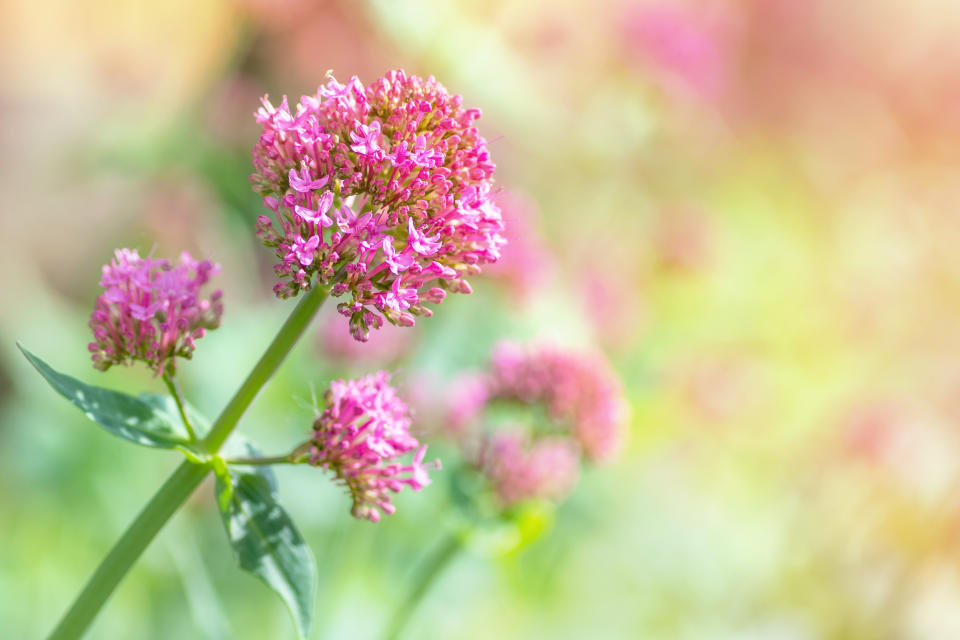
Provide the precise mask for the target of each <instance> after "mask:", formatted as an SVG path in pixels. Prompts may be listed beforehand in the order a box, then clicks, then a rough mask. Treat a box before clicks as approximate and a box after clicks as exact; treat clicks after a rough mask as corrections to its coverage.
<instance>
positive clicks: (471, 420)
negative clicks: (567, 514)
mask: <svg viewBox="0 0 960 640" xmlns="http://www.w3.org/2000/svg"><path fill="white" fill-rule="evenodd" d="M451 397H452V398H453V402H452V403H451V406H450V408H449V413H448V417H449V421H448V422H449V426H450V430H451V433H452V434H453V435H454V437H455V438H456V439H457V441H458V442H459V443H460V444H461V446H462V448H463V449H464V452H465V455H466V457H467V458H468V459H469V460H470V461H471V463H472V464H473V466H475V467H476V468H477V469H479V470H480V471H481V472H483V473H484V475H486V476H487V478H488V479H489V480H490V483H491V485H492V487H493V489H494V490H495V492H496V493H497V495H498V497H499V499H500V501H501V502H502V503H503V504H505V505H510V504H513V503H516V502H518V501H521V500H526V499H532V498H540V499H550V500H559V499H561V498H562V497H563V496H565V495H566V493H567V492H569V490H570V489H572V488H573V486H574V485H575V484H576V480H577V477H578V470H579V462H580V460H581V458H584V459H586V460H588V461H590V462H599V461H602V460H606V459H608V458H610V457H611V456H612V455H613V453H614V452H615V451H616V449H617V447H618V446H619V442H620V437H621V428H622V424H623V422H624V418H625V410H626V404H625V402H624V399H623V393H622V389H621V387H620V384H619V382H618V380H617V377H616V376H615V374H614V373H613V371H612V370H611V369H610V367H609V365H608V364H607V363H606V361H604V360H603V359H601V358H600V357H599V356H596V355H583V354H578V353H570V352H566V351H562V350H559V349H553V348H540V349H535V350H525V349H522V348H520V347H518V346H516V345H512V344H504V345H501V346H499V347H498V348H497V349H496V350H495V351H494V354H493V358H492V362H491V367H490V370H489V371H488V372H486V373H485V374H483V375H480V376H477V375H472V376H469V377H465V378H463V379H462V380H461V382H460V384H459V385H458V387H457V389H456V390H454V392H453V393H452V395H451ZM502 402H510V403H514V404H517V405H519V406H520V407H535V406H540V407H543V408H544V409H545V413H546V421H547V422H548V424H537V425H535V428H534V429H532V430H528V432H524V431H523V430H519V429H515V428H511V429H498V430H490V429H487V428H486V425H484V424H483V417H484V416H485V414H486V413H487V411H488V409H489V407H491V405H494V404H497V403H502Z"/></svg>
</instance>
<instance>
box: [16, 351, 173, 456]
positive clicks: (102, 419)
mask: <svg viewBox="0 0 960 640" xmlns="http://www.w3.org/2000/svg"><path fill="white" fill-rule="evenodd" d="M17 346H18V347H20V351H22V352H23V355H24V356H25V357H26V358H27V360H29V361H30V364H32V365H33V366H34V368H35V369H36V370H37V371H39V372H40V375H42V376H43V377H44V379H45V380H46V381H47V382H48V383H49V384H50V386H51V387H53V389H54V391H56V392H57V393H59V394H60V395H62V396H63V397H64V398H66V399H67V400H69V401H70V402H72V403H73V404H74V405H76V406H77V407H79V408H80V410H81V411H83V412H84V413H85V414H86V415H87V417H88V418H90V419H91V420H93V421H94V422H96V423H97V424H99V425H100V426H102V427H103V428H104V429H106V430H107V431H109V432H110V433H112V434H113V435H115V436H118V437H120V438H123V439H124V440H129V441H130V442H135V443H136V444H140V445H144V446H147V447H159V448H162V449H170V448H173V447H175V446H177V445H182V444H185V443H186V442H187V440H188V436H187V432H186V430H185V429H184V428H183V425H182V423H181V421H180V418H179V417H177V418H176V420H172V419H171V417H170V415H169V414H168V413H167V412H166V411H162V410H159V409H158V408H157V407H156V406H152V405H151V404H148V403H146V402H144V401H143V400H141V399H139V398H135V397H134V396H131V395H127V394H125V393H120V392H118V391H111V390H110V389H104V388H102V387H94V386H92V385H89V384H85V383H83V382H80V381H79V380H77V379H76V378H73V377H70V376H68V375H66V374H64V373H60V372H59V371H56V370H55V369H54V368H53V367H51V366H50V365H48V364H47V363H46V362H44V361H43V360H41V359H40V358H38V357H37V356H35V355H33V354H32V353H30V352H29V351H27V350H26V349H25V348H23V347H22V346H20V345H17ZM174 411H176V409H174Z"/></svg>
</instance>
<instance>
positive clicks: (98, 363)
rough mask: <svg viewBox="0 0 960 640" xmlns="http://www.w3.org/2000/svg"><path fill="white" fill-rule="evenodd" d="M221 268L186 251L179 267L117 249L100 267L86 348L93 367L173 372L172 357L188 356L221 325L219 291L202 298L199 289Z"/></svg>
mask: <svg viewBox="0 0 960 640" xmlns="http://www.w3.org/2000/svg"><path fill="white" fill-rule="evenodd" d="M219 270H220V267H219V265H215V264H212V263H211V262H210V261H209V260H204V261H202V262H197V261H196V260H194V259H193V258H191V257H190V254H188V253H186V252H184V253H183V254H181V256H180V264H179V265H173V264H171V262H170V261H169V260H163V259H156V258H151V257H147V258H141V257H140V255H139V254H138V253H137V252H136V251H135V250H131V249H117V250H116V252H115V257H114V258H113V259H111V260H110V263H109V264H107V265H104V267H103V276H102V277H101V278H100V286H101V287H103V288H104V292H103V293H102V294H101V295H100V297H98V298H97V302H96V306H95V308H94V311H93V314H92V315H91V316H90V328H91V329H93V337H94V340H95V341H94V342H91V343H90V344H89V345H88V349H89V350H90V353H91V354H93V355H92V358H93V366H94V367H96V368H97V369H100V370H101V371H106V370H107V369H109V368H110V367H111V366H113V365H115V364H131V363H132V362H134V361H135V360H140V361H142V362H145V363H147V364H148V365H149V366H150V367H152V368H153V370H154V373H155V374H156V375H160V374H162V373H164V372H170V373H172V372H173V371H174V369H175V358H177V357H181V358H190V357H192V355H193V351H194V348H195V347H196V345H195V341H196V340H197V339H199V338H202V337H203V336H204V335H205V334H206V331H207V330H208V329H216V328H217V327H219V326H220V316H221V315H222V314H223V302H222V292H221V291H219V290H217V291H214V292H213V294H211V295H210V297H209V298H208V299H202V298H200V296H199V294H200V288H201V287H202V286H203V285H205V284H206V283H207V281H208V280H210V277H211V276H213V275H214V274H216V273H218V272H219Z"/></svg>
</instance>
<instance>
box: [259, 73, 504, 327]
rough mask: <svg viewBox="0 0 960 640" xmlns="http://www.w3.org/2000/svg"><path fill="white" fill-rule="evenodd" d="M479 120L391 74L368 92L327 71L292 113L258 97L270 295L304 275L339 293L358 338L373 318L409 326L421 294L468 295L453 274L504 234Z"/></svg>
mask: <svg viewBox="0 0 960 640" xmlns="http://www.w3.org/2000/svg"><path fill="white" fill-rule="evenodd" d="M479 117H480V111H479V110H478V109H464V108H463V107H462V100H461V98H460V96H451V95H450V94H449V93H448V92H447V90H446V89H445V88H444V87H443V86H442V85H440V84H439V83H438V82H437V81H436V80H434V79H433V78H432V77H430V78H427V79H422V78H419V77H417V76H407V75H406V74H405V73H404V72H403V71H391V72H389V73H388V74H386V75H385V76H383V77H382V78H380V79H378V80H377V81H376V82H374V83H373V84H371V85H370V86H368V87H364V86H363V85H362V84H361V83H360V81H359V80H357V78H356V77H352V78H351V79H350V80H349V81H348V82H347V84H345V85H343V84H340V83H339V82H337V81H336V80H334V79H332V78H331V79H330V81H329V82H328V83H327V84H326V85H325V86H322V87H320V88H319V89H318V91H317V93H316V95H310V96H303V97H302V98H301V100H300V103H299V104H298V105H297V106H296V108H295V109H294V110H292V111H291V109H290V107H289V105H288V104H287V99H286V97H284V99H283V101H282V102H281V103H280V106H279V107H274V106H273V105H271V104H270V102H268V101H267V99H266V98H264V100H263V108H262V109H260V110H259V111H258V112H257V114H256V118H257V122H259V123H260V124H261V125H262V126H263V134H262V135H261V136H260V140H259V142H258V143H257V146H256V147H255V148H254V150H253V163H254V167H255V169H256V172H255V173H254V174H253V175H252V176H251V177H250V180H251V182H252V183H253V185H254V190H255V191H257V192H258V193H259V194H261V195H262V196H263V201H264V204H265V205H266V206H267V207H268V208H269V209H271V210H272V211H273V213H274V216H273V217H271V216H266V215H261V216H260V217H259V219H258V222H257V235H258V237H259V238H260V239H261V241H262V242H263V243H264V244H265V245H266V246H267V247H270V248H273V249H274V250H275V252H276V255H277V258H278V259H279V260H280V262H279V263H277V264H276V265H275V271H276V273H277V275H278V277H279V278H280V282H278V283H277V285H276V286H275V287H274V292H275V293H276V294H277V296H279V297H281V298H285V297H289V296H295V295H297V294H298V293H299V292H300V291H301V290H307V289H310V288H311V287H312V286H314V284H315V283H316V284H320V285H329V286H331V287H332V288H331V294H332V295H334V296H342V295H344V294H346V293H350V294H351V298H350V300H349V302H344V303H341V304H340V305H339V307H338V309H339V311H340V313H342V314H343V315H345V316H347V317H349V318H350V332H351V333H352V334H353V336H354V338H356V339H357V340H360V341H365V340H366V339H367V337H368V335H369V330H370V328H371V327H373V328H379V327H380V326H382V324H383V319H382V318H383V317H385V318H386V319H387V320H389V321H390V322H392V323H393V324H396V325H400V326H411V325H413V324H414V321H415V318H414V316H417V315H422V316H427V317H429V316H430V315H432V312H431V311H430V310H429V309H427V308H426V307H425V306H424V303H427V302H429V303H431V304H438V303H440V302H441V301H442V300H443V298H444V297H445V296H446V293H447V292H457V293H470V291H471V289H470V286H469V285H468V284H467V281H466V280H465V279H464V278H465V277H466V276H469V275H473V274H477V273H479V272H480V265H482V264H485V263H491V262H495V261H496V260H497V259H498V258H499V257H500V249H501V247H502V246H503V244H504V243H505V241H504V239H503V237H502V236H501V232H502V231H503V221H502V219H501V215H500V211H499V209H498V208H497V207H496V205H495V204H494V203H493V198H492V196H493V193H492V185H493V172H494V168H495V166H494V164H493V162H491V160H490V156H489V153H488V152H487V148H486V141H485V140H484V139H483V138H482V137H480V135H479V133H478V131H477V129H476V128H475V127H474V126H473V121H474V120H476V119H477V118H479ZM381 316H382V317H381Z"/></svg>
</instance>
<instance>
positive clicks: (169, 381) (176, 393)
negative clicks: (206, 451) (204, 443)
mask: <svg viewBox="0 0 960 640" xmlns="http://www.w3.org/2000/svg"><path fill="white" fill-rule="evenodd" d="M163 382H164V384H166V385H167V390H168V391H170V395H172V396H173V401H174V402H176V403H177V410H178V411H179V412H180V419H181V420H183V426H185V427H186V428H187V434H188V435H189V436H190V442H196V441H197V432H196V431H194V430H193V425H192V424H190V419H189V418H188V417H187V410H186V409H184V406H183V397H182V396H181V395H180V387H178V386H177V382H176V380H174V379H173V376H171V375H170V374H168V373H167V372H164V374H163Z"/></svg>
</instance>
